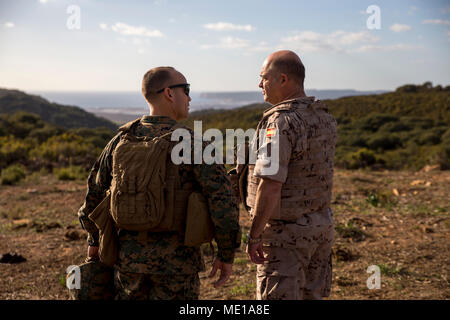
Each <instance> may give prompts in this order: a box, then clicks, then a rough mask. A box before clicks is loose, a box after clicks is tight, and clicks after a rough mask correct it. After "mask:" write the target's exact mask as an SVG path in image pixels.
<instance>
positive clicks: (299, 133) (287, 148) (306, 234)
mask: <svg viewBox="0 0 450 320" xmlns="http://www.w3.org/2000/svg"><path fill="white" fill-rule="evenodd" d="M260 76H261V82H260V84H259V87H260V88H261V89H262V93H263V95H264V100H265V101H266V102H269V103H270V104H272V105H273V106H272V107H271V108H269V109H267V110H266V111H265V112H264V114H263V117H262V120H261V121H260V123H259V125H258V129H261V130H265V131H264V132H265V134H264V136H262V139H264V141H262V145H263V146H266V148H265V150H269V149H270V148H267V147H270V146H271V144H274V143H275V142H274V141H277V143H278V149H279V168H278V171H277V172H276V173H267V172H268V171H267V170H264V169H265V168H267V167H268V166H270V165H271V163H270V158H269V157H264V154H263V155H261V154H260V155H258V157H257V160H256V163H255V164H254V165H251V164H250V165H249V167H248V176H247V190H246V191H247V196H246V205H247V206H248V207H250V208H251V209H250V215H251V217H252V224H251V229H250V232H249V234H248V236H247V241H248V242H247V253H248V255H249V257H250V259H251V260H252V261H253V262H254V263H256V264H258V265H257V291H256V293H257V299H264V300H265V299H287V300H300V299H321V298H322V297H327V296H329V292H330V284H331V283H330V281H331V246H332V241H333V235H334V229H333V218H332V214H331V210H330V200H331V189H332V180H333V159H334V152H335V144H336V140H337V132H336V121H335V119H334V118H333V116H332V115H331V114H330V113H329V112H328V109H327V107H326V105H325V104H324V103H322V102H320V101H315V98H314V97H307V96H306V95H305V92H304V89H303V82H304V78H305V68H304V66H303V64H302V62H301V60H300V58H299V57H298V56H297V55H296V54H295V53H294V52H292V51H278V52H275V53H273V54H271V55H270V56H269V57H268V58H267V59H266V60H265V61H264V64H263V66H262V71H261V74H260ZM257 131H258V130H257ZM275 138H277V139H275ZM260 144H261V143H260ZM255 150H256V149H255ZM268 159H269V160H268Z"/></svg>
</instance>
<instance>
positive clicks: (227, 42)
mask: <svg viewBox="0 0 450 320" xmlns="http://www.w3.org/2000/svg"><path fill="white" fill-rule="evenodd" d="M249 46H250V42H249V41H248V40H246V39H241V38H235V37H225V38H222V39H220V42H219V43H218V44H214V45H209V44H206V45H202V46H201V48H202V49H211V48H222V49H243V48H247V47H249Z"/></svg>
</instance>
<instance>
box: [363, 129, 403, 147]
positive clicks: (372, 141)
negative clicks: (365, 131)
mask: <svg viewBox="0 0 450 320" xmlns="http://www.w3.org/2000/svg"><path fill="white" fill-rule="evenodd" d="M367 146H368V147H369V148H370V149H372V150H392V149H395V148H397V147H398V146H401V141H400V138H399V137H398V136H397V135H394V134H392V133H387V132H378V133H376V134H374V135H372V136H371V137H370V138H369V140H368V141H367Z"/></svg>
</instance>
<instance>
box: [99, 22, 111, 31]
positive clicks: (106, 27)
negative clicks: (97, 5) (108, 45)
mask: <svg viewBox="0 0 450 320" xmlns="http://www.w3.org/2000/svg"><path fill="white" fill-rule="evenodd" d="M99 27H100V29H102V30H105V31H106V30H109V28H108V25H107V24H106V23H100V24H99Z"/></svg>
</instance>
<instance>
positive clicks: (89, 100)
mask: <svg viewBox="0 0 450 320" xmlns="http://www.w3.org/2000/svg"><path fill="white" fill-rule="evenodd" d="M384 92H386V91H381V90H378V91H357V90H353V89H348V90H317V89H310V90H306V94H307V95H308V96H315V97H316V99H322V100H324V99H337V98H340V97H343V96H352V95H364V94H379V93H384ZM28 93H30V94H34V95H39V96H41V97H42V98H44V99H46V100H48V101H50V102H53V103H58V104H63V105H70V106H78V107H80V108H82V109H85V110H87V111H90V112H93V113H121V114H133V115H134V114H142V113H147V112H148V105H147V103H146V101H145V99H144V97H143V96H142V93H141V92H139V91H135V92H132V91H122V92H121V91H117V92H109V91H29V92H28ZM190 96H191V99H192V101H191V103H190V110H191V111H200V110H205V109H232V108H237V107H241V106H245V105H249V104H252V103H262V102H264V99H263V95H262V94H261V92H260V91H234V92H226V91H224V92H195V91H194V92H192V91H191V94H190Z"/></svg>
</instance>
